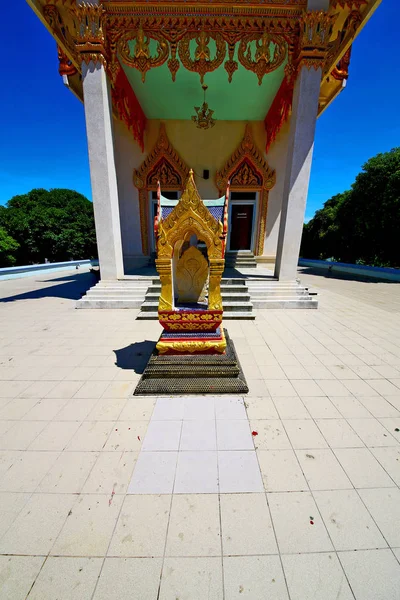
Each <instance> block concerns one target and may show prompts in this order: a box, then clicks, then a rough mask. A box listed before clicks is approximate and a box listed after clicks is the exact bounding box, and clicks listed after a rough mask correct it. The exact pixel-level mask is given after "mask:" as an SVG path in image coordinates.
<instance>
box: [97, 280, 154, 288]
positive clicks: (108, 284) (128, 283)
mask: <svg viewBox="0 0 400 600" xmlns="http://www.w3.org/2000/svg"><path fill="white" fill-rule="evenodd" d="M151 284H152V279H123V280H119V281H99V282H98V283H96V285H95V286H94V287H105V288H113V287H116V288H122V287H123V288H125V287H138V286H139V287H144V288H147V287H149V285H151Z"/></svg>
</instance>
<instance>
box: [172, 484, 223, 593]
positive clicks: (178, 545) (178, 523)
mask: <svg viewBox="0 0 400 600" xmlns="http://www.w3.org/2000/svg"><path fill="white" fill-rule="evenodd" d="M165 556H182V557H185V556H221V531H220V519H219V502H218V494H200V495H196V494H190V495H180V494H175V495H174V496H173V497H172V506H171V515H170V521H169V527H168V535H167V545H166V548H165ZM174 600H175V599H174Z"/></svg>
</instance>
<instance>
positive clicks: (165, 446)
mask: <svg viewBox="0 0 400 600" xmlns="http://www.w3.org/2000/svg"><path fill="white" fill-rule="evenodd" d="M181 429H182V421H153V420H151V421H150V423H149V427H148V429H147V433H146V436H145V438H144V441H143V446H142V451H143V452H167V451H174V450H175V451H177V450H178V448H179V440H180V437H181Z"/></svg>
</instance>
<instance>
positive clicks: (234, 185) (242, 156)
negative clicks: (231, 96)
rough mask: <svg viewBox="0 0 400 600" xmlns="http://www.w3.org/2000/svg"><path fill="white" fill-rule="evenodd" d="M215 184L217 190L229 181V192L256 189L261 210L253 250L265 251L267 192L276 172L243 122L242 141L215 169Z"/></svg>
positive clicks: (258, 253) (259, 252) (257, 253)
mask: <svg viewBox="0 0 400 600" xmlns="http://www.w3.org/2000/svg"><path fill="white" fill-rule="evenodd" d="M215 179H216V184H217V187H218V189H219V190H220V193H222V190H223V189H224V188H225V187H226V185H227V183H228V181H230V182H231V191H235V190H238V191H249V190H252V191H258V192H259V194H260V199H259V201H260V210H259V211H258V214H259V218H258V226H257V235H256V241H255V248H254V253H255V254H256V255H257V256H260V255H262V253H263V250H264V237H265V226H266V221H267V210H268V192H269V190H271V189H272V188H273V187H274V185H275V181H276V174H275V171H274V170H273V169H271V168H270V167H269V166H268V163H267V161H266V160H265V158H264V157H263V155H262V153H261V151H260V150H259V149H258V148H257V146H256V144H255V142H254V138H253V134H252V130H251V127H250V125H249V124H247V125H246V130H245V134H244V137H243V140H242V141H241V143H240V144H239V146H238V148H236V150H235V152H234V153H233V154H232V155H231V157H230V158H229V159H228V162H227V163H226V165H225V166H224V168H223V169H222V170H221V171H217V173H216V176H215Z"/></svg>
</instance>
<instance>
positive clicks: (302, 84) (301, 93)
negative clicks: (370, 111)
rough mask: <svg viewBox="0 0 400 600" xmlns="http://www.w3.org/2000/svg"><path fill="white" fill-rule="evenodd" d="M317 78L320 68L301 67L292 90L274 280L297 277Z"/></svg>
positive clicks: (320, 73)
mask: <svg viewBox="0 0 400 600" xmlns="http://www.w3.org/2000/svg"><path fill="white" fill-rule="evenodd" d="M321 75H322V72H321V69H320V68H319V69H317V70H316V69H314V68H311V69H308V68H307V67H302V68H301V70H300V73H299V75H298V77H297V81H296V85H295V88H294V94H293V107H292V117H291V121H290V131H289V144H288V154H287V162H286V173H285V182H284V187H283V199H282V212H281V222H280V227H279V237H278V248H277V254H276V263H275V277H277V278H278V279H280V280H292V279H295V278H296V274H297V263H298V260H299V253H300V243H301V236H302V233H303V223H304V213H305V208H306V201H307V193H308V185H309V181H310V171H311V161H312V154H313V148H314V134H315V125H316V120H317V112H318V100H319V91H320V84H321Z"/></svg>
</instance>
